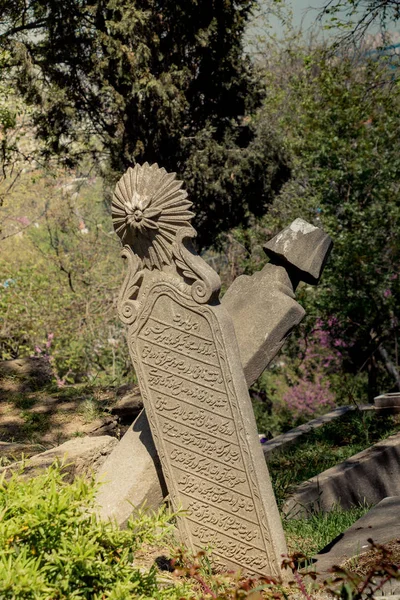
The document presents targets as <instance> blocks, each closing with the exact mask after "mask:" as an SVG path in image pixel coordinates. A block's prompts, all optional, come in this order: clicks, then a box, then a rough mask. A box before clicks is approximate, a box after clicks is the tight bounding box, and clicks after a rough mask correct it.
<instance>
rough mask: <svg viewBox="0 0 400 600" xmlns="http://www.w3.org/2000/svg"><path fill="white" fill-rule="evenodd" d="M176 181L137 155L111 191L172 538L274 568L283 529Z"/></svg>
mask: <svg viewBox="0 0 400 600" xmlns="http://www.w3.org/2000/svg"><path fill="white" fill-rule="evenodd" d="M181 186H182V183H181V182H179V181H177V180H176V178H175V174H168V173H167V172H166V171H165V170H164V169H160V168H159V167H158V166H157V165H151V166H150V165H148V164H147V163H146V164H144V165H143V166H139V165H136V166H135V168H134V169H128V171H127V173H126V174H125V175H124V176H123V177H122V178H121V179H120V181H119V182H118V184H117V186H116V189H115V193H114V197H113V209H112V214H113V221H114V226H115V230H116V232H117V233H118V235H119V236H120V238H121V241H122V243H123V245H124V247H123V251H122V255H123V257H125V258H126V259H127V263H128V270H127V274H126V277H125V281H124V284H123V286H122V289H121V293H120V297H119V303H118V305H119V306H118V309H119V315H120V318H121V320H122V321H123V322H124V323H125V324H126V325H127V326H128V336H127V339H128V346H129V351H130V354H131V358H132V362H133V365H134V368H135V371H136V374H137V377H138V380H139V386H140V391H141V395H142V398H143V402H144V406H145V409H146V413H147V417H148V420H149V423H150V427H151V432H152V436H153V439H154V443H155V446H156V448H157V452H158V456H159V458H160V461H161V466H162V470H163V475H164V478H165V481H166V485H167V488H168V492H169V495H170V498H171V501H172V504H173V506H174V508H175V509H178V508H183V509H184V511H185V513H184V515H183V516H181V517H180V518H179V523H178V526H179V531H180V535H181V538H182V540H183V541H184V542H185V543H186V544H188V545H189V546H190V547H191V549H192V550H193V551H194V552H197V551H198V550H200V549H202V548H205V547H211V548H212V551H213V557H214V560H215V562H216V564H219V565H221V566H222V567H223V568H229V569H234V570H237V569H239V568H241V569H242V570H243V571H244V572H245V573H247V574H252V575H269V576H271V575H272V576H275V577H277V578H280V577H281V570H280V564H281V555H282V554H284V553H285V552H286V545H285V538H284V534H283V530H282V525H281V521H280V516H279V513H278V509H277V506H276V502H275V497H274V494H273V490H272V486H271V482H270V478H269V474H268V469H267V466H266V463H265V460H264V457H263V452H262V449H261V446H260V444H259V441H258V435H257V429H256V424H255V419H254V414H253V410H252V405H251V401H250V398H249V394H248V390H247V384H246V379H245V376H244V373H243V368H242V365H241V361H240V355H239V348H238V345H237V341H236V337H235V332H234V327H233V324H232V320H231V318H230V317H229V314H228V312H227V311H226V310H225V308H224V307H223V306H222V305H221V304H220V303H219V300H218V294H219V289H220V280H219V277H218V275H217V274H216V273H215V271H213V269H211V267H209V266H208V265H207V264H206V263H205V262H204V261H203V260H202V259H201V257H199V256H198V255H197V254H196V252H195V251H194V249H193V247H192V245H191V240H192V239H193V238H194V237H195V235H196V233H195V230H194V229H193V228H192V226H191V225H190V221H191V218H192V217H193V213H191V212H190V211H189V208H190V206H191V204H190V202H189V200H188V199H187V194H186V192H185V191H183V190H182V187H181Z"/></svg>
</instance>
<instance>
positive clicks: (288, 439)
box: [262, 406, 369, 460]
mask: <svg viewBox="0 0 400 600" xmlns="http://www.w3.org/2000/svg"><path fill="white" fill-rule="evenodd" d="M368 408H369V407H368ZM364 409H365V407H362V408H361V410H364ZM353 410H357V409H356V407H355V406H339V407H338V408H335V409H334V410H332V411H331V412H329V413H326V414H325V415H322V417H318V418H317V419H312V421H308V423H304V424H303V425H299V427H295V428H294V429H290V431H287V432H286V433H282V434H281V435H277V436H276V437H274V438H272V440H269V441H268V442H265V443H264V444H263V445H262V448H263V452H264V456H265V459H266V460H268V458H269V457H270V456H271V454H272V453H275V452H279V451H281V450H284V449H285V448H286V446H288V445H289V444H296V443H297V442H299V441H300V438H301V437H302V436H303V435H304V434H306V433H309V432H310V431H313V430H314V429H318V427H322V426H323V425H326V423H330V422H331V421H334V420H335V419H339V418H340V417H342V416H343V415H345V414H346V413H348V412H350V411H353Z"/></svg>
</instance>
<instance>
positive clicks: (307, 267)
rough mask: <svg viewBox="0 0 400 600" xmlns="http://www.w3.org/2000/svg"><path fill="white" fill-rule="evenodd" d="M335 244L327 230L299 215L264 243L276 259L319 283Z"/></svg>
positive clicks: (307, 281)
mask: <svg viewBox="0 0 400 600" xmlns="http://www.w3.org/2000/svg"><path fill="white" fill-rule="evenodd" d="M332 246H333V242H332V239H331V238H330V237H329V235H328V234H327V233H325V232H324V231H322V229H319V227H315V226H314V225H311V224H310V223H307V221H304V220H303V219H296V220H295V221H293V223H291V224H290V225H289V227H286V228H285V229H283V230H282V231H281V232H280V233H278V235H276V236H275V237H274V238H272V240H270V241H269V242H267V243H266V244H265V245H264V251H265V252H266V254H267V255H268V256H269V257H270V259H271V261H273V262H274V263H278V264H281V265H282V266H284V267H285V268H289V269H292V270H293V269H294V270H295V271H296V274H297V276H298V279H300V280H301V281H305V282H306V283H310V284H312V285H316V284H317V283H318V280H319V278H320V277H321V274H322V271H323V270H324V267H325V264H326V261H327V260H328V258H329V255H330V253H331V250H332Z"/></svg>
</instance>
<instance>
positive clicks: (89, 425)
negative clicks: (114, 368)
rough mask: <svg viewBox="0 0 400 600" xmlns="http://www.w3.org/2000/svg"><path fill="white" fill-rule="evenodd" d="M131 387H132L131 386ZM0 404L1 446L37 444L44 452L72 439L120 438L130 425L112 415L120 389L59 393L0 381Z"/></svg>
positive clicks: (79, 389) (65, 389) (64, 390)
mask: <svg viewBox="0 0 400 600" xmlns="http://www.w3.org/2000/svg"><path fill="white" fill-rule="evenodd" d="M131 387H132V386H131ZM1 388H2V394H1V400H0V442H3V443H13V444H15V443H19V444H27V443H29V444H40V445H41V446H42V447H43V448H44V449H46V448H51V447H53V446H56V445H59V444H62V443H63V442H65V441H67V440H69V439H71V438H72V437H74V436H82V435H96V436H97V435H105V434H107V435H113V436H115V437H120V436H121V435H122V434H123V433H124V432H125V430H126V428H127V427H128V426H129V424H130V422H131V421H133V418H134V417H132V419H131V421H130V420H129V418H128V419H127V422H121V420H120V419H118V417H117V416H115V415H112V414H111V410H112V407H113V406H114V405H115V403H116V402H117V400H118V398H119V397H120V396H121V393H120V391H119V388H107V389H104V388H95V387H93V386H88V385H84V384H81V385H74V386H65V387H63V388H61V389H54V388H51V387H48V388H47V389H41V390H37V391H36V390H35V389H32V388H31V389H29V387H27V386H26V385H25V387H24V389H21V385H20V381H18V380H16V379H15V378H12V377H11V378H9V377H3V378H2V381H1Z"/></svg>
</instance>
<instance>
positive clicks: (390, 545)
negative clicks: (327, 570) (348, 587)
mask: <svg viewBox="0 0 400 600" xmlns="http://www.w3.org/2000/svg"><path fill="white" fill-rule="evenodd" d="M383 547H384V549H385V550H384V552H382V550H381V549H380V547H379V546H377V547H375V546H374V547H373V548H370V550H367V552H363V553H362V554H359V555H358V556H355V557H352V558H349V559H348V560H346V561H345V562H344V563H343V564H341V565H340V566H341V568H343V569H346V570H348V571H351V572H352V573H356V574H357V575H361V576H365V575H367V574H368V573H370V572H371V570H372V569H373V568H374V567H376V565H377V564H378V563H381V562H382V559H383V560H384V562H385V564H393V565H397V566H398V565H400V540H391V541H390V542H387V543H386V544H384V546H383ZM386 552H387V554H386Z"/></svg>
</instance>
